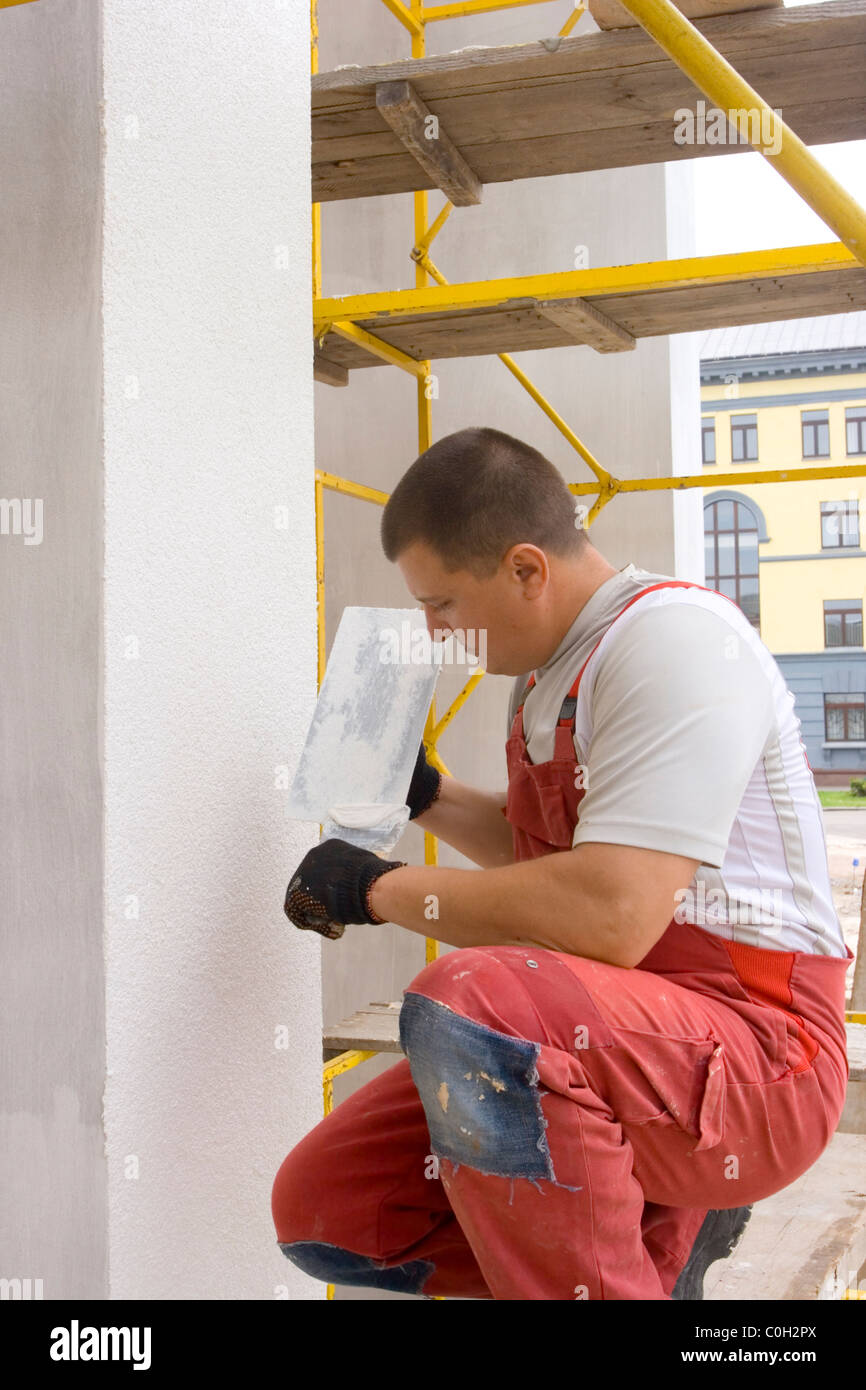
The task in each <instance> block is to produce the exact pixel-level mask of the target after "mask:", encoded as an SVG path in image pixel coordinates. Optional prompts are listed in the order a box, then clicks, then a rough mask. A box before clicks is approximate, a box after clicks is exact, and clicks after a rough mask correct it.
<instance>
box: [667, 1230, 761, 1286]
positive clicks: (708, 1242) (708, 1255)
mask: <svg viewBox="0 0 866 1390" xmlns="http://www.w3.org/2000/svg"><path fill="white" fill-rule="evenodd" d="M751 1214H752V1208H751V1207H726V1208H725V1209H724V1210H723V1211H708V1212H707V1214H706V1216H705V1217H704V1222H703V1225H702V1226H701V1229H700V1230H699V1231H698V1235H697V1239H696V1240H695V1243H694V1245H693V1246H692V1253H691V1254H690V1255H689V1258H688V1261H687V1263H686V1265H685V1266H684V1267H683V1269H682V1270H681V1271H680V1275H679V1278H678V1279H677V1282H676V1284H675V1285H674V1287H673V1292H672V1293H671V1298H672V1299H683V1300H688V1299H702V1298H703V1296H704V1275H705V1274H706V1272H707V1270H708V1269H709V1267H710V1265H711V1264H713V1263H714V1262H715V1261H716V1260H725V1259H727V1257H728V1255H730V1253H731V1251H732V1250H734V1249H735V1247H736V1246H737V1245H738V1244H739V1241H740V1237H741V1236H742V1234H743V1231H744V1230H745V1229H746V1226H747V1224H748V1221H749V1217H750V1216H751Z"/></svg>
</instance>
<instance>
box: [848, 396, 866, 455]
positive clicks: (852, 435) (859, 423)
mask: <svg viewBox="0 0 866 1390" xmlns="http://www.w3.org/2000/svg"><path fill="white" fill-rule="evenodd" d="M845 441H846V448H847V450H848V453H849V454H866V405H852V406H849V407H848V408H847V409H846V411H845Z"/></svg>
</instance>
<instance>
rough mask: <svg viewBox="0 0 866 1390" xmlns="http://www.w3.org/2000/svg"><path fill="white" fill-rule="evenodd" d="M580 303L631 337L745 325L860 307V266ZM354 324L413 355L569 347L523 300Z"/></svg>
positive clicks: (360, 360)
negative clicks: (589, 306) (484, 307)
mask: <svg viewBox="0 0 866 1390" xmlns="http://www.w3.org/2000/svg"><path fill="white" fill-rule="evenodd" d="M585 302H586V303H587V304H589V305H591V306H593V307H595V308H597V309H599V310H600V311H601V312H602V313H603V314H604V315H605V316H606V318H608V319H610V320H612V321H613V322H614V323H616V324H618V325H619V326H620V327H621V328H623V329H625V330H626V332H627V333H630V334H631V335H632V336H633V337H635V338H652V337H657V336H659V335H662V334H668V333H691V332H695V331H699V330H700V331H703V330H705V329H708V328H727V327H733V326H735V325H738V324H744V323H773V322H775V321H776V320H778V319H794V318H812V317H817V316H821V315H823V314H845V313H850V312H851V311H852V310H854V309H862V308H863V306H864V305H866V267H863V266H861V265H858V264H857V263H852V265H851V267H850V268H846V269H835V270H821V271H814V272H810V273H802V274H796V275H766V276H763V277H756V278H755V279H753V280H746V281H742V282H740V283H736V284H730V283H727V282H720V283H718V284H707V285H702V286H700V287H698V288H695V287H694V286H687V287H685V288H669V289H661V290H642V291H640V292H639V293H628V294H609V295H599V296H592V295H587V296H586V300H585ZM359 322H360V326H361V327H362V328H366V329H367V330H368V331H369V332H370V333H373V334H375V335H376V336H377V337H379V338H383V339H384V340H385V341H386V342H388V343H391V344H393V346H395V347H398V348H400V349H401V351H403V352H405V353H407V354H408V355H409V356H410V357H414V358H415V359H416V360H417V361H424V360H425V359H426V358H431V359H436V358H446V357H477V356H480V355H483V354H492V353H500V352H509V353H510V352H530V351H534V350H536V349H538V348H557V347H569V346H574V338H573V336H572V335H571V334H570V332H569V330H568V329H566V328H563V327H562V326H561V325H560V324H557V323H554V322H553V320H552V319H551V318H550V317H548V316H546V315H545V314H543V313H541V312H539V310H538V309H537V308H536V307H535V301H534V300H527V299H514V300H509V301H508V302H507V303H506V304H504V305H501V306H497V307H494V308H487V309H459V310H450V311H448V312H446V313H442V312H438V311H431V312H430V313H428V314H412V315H408V316H407V317H405V318H400V319H389V320H387V322H386V321H384V320H379V319H362V320H359ZM588 331H590V330H588ZM322 351H323V354H324V356H325V357H327V358H328V359H329V360H330V361H331V362H333V363H335V364H336V365H337V366H342V367H347V368H350V369H352V368H355V367H383V366H385V365H386V364H385V363H384V362H383V361H382V359H381V358H379V357H374V356H373V355H372V354H371V353H369V352H367V351H366V350H365V349H364V348H363V347H361V346H360V344H358V343H354V342H352V341H350V340H349V339H346V338H342V337H340V336H339V334H337V333H333V332H330V333H328V334H327V335H326V336H325V339H324V345H323V348H322Z"/></svg>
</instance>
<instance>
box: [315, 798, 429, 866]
mask: <svg viewBox="0 0 866 1390" xmlns="http://www.w3.org/2000/svg"><path fill="white" fill-rule="evenodd" d="M408 820H409V807H408V806H407V805H405V803H398V802H385V803H381V802H373V801H362V802H356V803H354V804H353V805H351V806H332V807H331V808H330V810H329V811H328V814H327V816H326V817H325V819H324V821H323V822H322V839H323V840H328V839H340V840H346V841H347V842H348V843H349V844H350V845H358V846H359V848H361V849H371V850H374V851H375V852H377V853H379V854H389V853H390V852H391V850H392V849H393V848H394V846H395V845H396V843H397V841H398V840H399V838H400V836H401V835H402V834H403V831H404V830H405V828H406V825H407V823H408Z"/></svg>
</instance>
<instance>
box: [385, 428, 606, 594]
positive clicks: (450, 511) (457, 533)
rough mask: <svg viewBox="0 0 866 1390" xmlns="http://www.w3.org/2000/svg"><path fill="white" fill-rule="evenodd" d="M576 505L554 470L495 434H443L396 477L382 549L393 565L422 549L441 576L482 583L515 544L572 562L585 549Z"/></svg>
mask: <svg viewBox="0 0 866 1390" xmlns="http://www.w3.org/2000/svg"><path fill="white" fill-rule="evenodd" d="M576 501H577V499H576V498H575V497H574V495H573V494H572V493H571V492H569V490H568V488H567V487H566V485H565V481H564V479H563V477H562V475H561V474H560V472H559V471H558V469H557V468H555V467H554V465H553V464H552V463H551V462H550V461H549V460H548V459H546V458H545V457H544V455H543V454H540V453H539V452H538V450H537V449H533V448H532V447H531V445H529V444H524V443H523V441H522V440H520V439H514V438H513V437H512V436H511V435H510V434H503V433H502V431H501V430H494V429H489V428H487V427H482V426H478V427H473V428H471V429H465V430H458V431H457V432H456V434H448V435H445V437H444V438H443V439H440V440H437V442H436V443H435V444H433V445H432V446H431V447H430V448H429V449H427V450H425V452H424V453H423V454H420V455H419V456H418V458H417V459H416V460H415V462H414V463H413V464H412V465H411V467H410V468H409V469H408V470H407V471H406V473H404V474H403V477H402V478H401V479H400V481H399V483H398V484H397V486H396V487H395V489H394V491H393V492H392V493H391V496H390V497H389V499H388V502H387V504H386V506H385V510H384V512H383V515H382V528H381V537H382V549H383V550H384V552H385V555H386V557H387V559H389V560H391V561H394V560H396V558H397V556H398V555H399V554H400V553H401V552H402V551H403V550H405V549H406V547H407V546H409V545H411V544H412V543H413V542H414V541H423V542H426V544H427V545H429V546H430V547H431V548H432V549H433V550H434V551H435V552H436V553H437V555H438V556H439V558H440V559H441V561H442V563H443V565H444V566H445V568H446V569H448V570H460V569H465V570H469V571H470V572H472V573H473V574H475V575H476V577H477V578H489V576H490V575H492V574H494V573H495V572H496V570H497V568H498V567H499V564H500V562H501V560H502V557H503V555H504V554H505V553H506V551H508V550H509V549H510V548H511V546H513V545H517V544H519V543H520V542H521V541H523V542H527V543H528V544H530V545H537V546H538V547H539V548H540V549H541V550H546V551H549V552H551V553H552V554H554V555H560V556H576V555H577V554H578V553H579V552H580V551H581V550H582V548H583V547H584V545H586V544H587V543H588V537H587V534H586V531H585V530H584V529H583V527H582V526H579V525H578V524H577V523H576V511H575V505H576Z"/></svg>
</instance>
